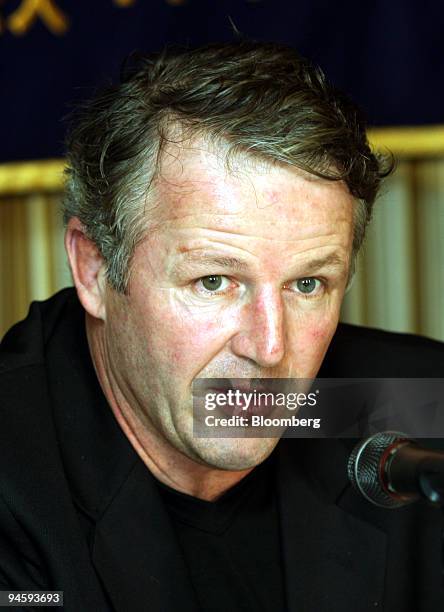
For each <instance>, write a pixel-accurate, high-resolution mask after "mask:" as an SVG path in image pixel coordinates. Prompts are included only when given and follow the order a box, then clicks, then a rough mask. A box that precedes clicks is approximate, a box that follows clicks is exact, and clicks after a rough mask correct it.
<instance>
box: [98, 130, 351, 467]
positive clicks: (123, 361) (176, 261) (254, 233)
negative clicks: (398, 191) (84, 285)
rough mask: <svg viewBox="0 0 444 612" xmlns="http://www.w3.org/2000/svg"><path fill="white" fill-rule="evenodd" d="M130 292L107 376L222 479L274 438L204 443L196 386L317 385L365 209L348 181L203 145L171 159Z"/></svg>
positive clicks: (114, 322)
mask: <svg viewBox="0 0 444 612" xmlns="http://www.w3.org/2000/svg"><path fill="white" fill-rule="evenodd" d="M156 194H157V196H156V197H157V202H156V205H155V206H154V208H153V210H152V212H151V213H150V214H151V215H153V217H152V218H154V220H155V223H156V228H155V229H153V230H150V232H149V233H148V234H147V236H146V238H145V239H144V240H143V241H142V242H141V243H140V244H139V245H138V246H137V248H136V250H135V254H134V258H133V262H132V274H131V279H130V284H129V294H128V296H121V295H118V294H116V293H115V292H114V291H112V290H109V291H108V293H107V299H106V324H105V341H106V347H107V348H106V350H107V360H108V368H109V370H110V371H111V372H112V376H113V378H114V381H115V384H116V385H118V388H119V392H120V393H122V394H123V396H124V397H125V399H126V401H127V402H128V404H129V405H130V406H131V408H132V410H133V411H134V414H135V415H136V418H137V419H138V421H140V422H141V423H143V425H144V427H145V428H146V429H147V430H148V431H154V432H156V436H157V437H158V439H161V440H163V442H164V443H166V445H167V447H169V448H171V447H173V448H175V449H178V450H179V451H181V452H182V453H184V454H185V455H187V456H188V457H190V458H191V459H193V460H195V461H198V462H200V463H204V464H207V465H210V466H213V467H217V468H221V469H231V470H237V469H238V470H241V469H246V468H248V467H252V466H254V465H256V464H258V463H260V462H261V461H262V460H263V459H264V458H265V457H266V456H268V454H269V453H270V452H271V450H272V449H273V447H274V446H275V444H276V443H277V440H276V439H267V438H260V439H253V438H249V439H233V438H231V439H230V438H227V439H221V438H218V439H203V438H194V437H193V427H192V414H193V412H192V395H191V392H192V382H193V380H194V379H195V378H202V377H203V378H287V377H292V378H296V377H301V378H312V377H314V376H316V374H317V372H318V369H319V367H320V365H321V362H322V360H323V358H324V355H325V352H326V350H327V347H328V345H329V343H330V341H331V338H332V336H333V334H334V331H335V329H336V325H337V322H338V317H339V309H340V305H341V301H342V298H343V295H344V290H345V287H346V283H347V276H348V270H349V265H350V258H351V248H352V233H353V208H354V206H355V202H354V200H353V198H352V196H351V195H350V193H349V192H348V190H347V188H346V186H345V185H344V184H343V183H342V182H332V181H325V180H321V179H318V178H315V177H313V176H310V175H307V174H305V173H303V172H302V171H299V170H296V169H294V168H290V167H288V166H283V165H278V164H275V165H272V164H264V163H262V164H259V163H256V162H255V161H253V160H252V158H251V157H250V158H248V157H245V158H241V157H238V158H237V159H236V168H235V169H234V170H233V171H231V172H228V171H227V169H226V167H225V164H224V156H223V154H222V151H221V150H216V149H215V147H212V148H210V147H209V146H208V145H206V144H205V142H204V141H195V142H194V143H193V144H192V145H190V146H189V147H188V148H177V149H175V150H174V151H172V150H170V152H168V151H167V153H166V154H165V155H164V158H163V164H162V169H161V176H160V178H159V179H158V181H157V187H156Z"/></svg>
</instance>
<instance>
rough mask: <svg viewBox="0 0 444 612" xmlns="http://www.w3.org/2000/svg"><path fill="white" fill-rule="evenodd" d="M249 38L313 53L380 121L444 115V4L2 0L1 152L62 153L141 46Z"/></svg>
mask: <svg viewBox="0 0 444 612" xmlns="http://www.w3.org/2000/svg"><path fill="white" fill-rule="evenodd" d="M234 28H236V29H237V30H238V31H239V32H241V34H243V35H244V36H246V37H249V38H253V39H257V40H273V41H280V42H285V43H288V44H291V45H293V46H294V47H296V48H297V49H298V50H299V51H300V52H301V53H303V54H304V55H307V56H308V57H310V58H311V59H313V60H314V61H315V62H317V63H319V64H320V65H321V67H322V68H323V69H324V70H325V72H326V73H327V74H328V76H329V77H330V79H331V80H332V81H333V82H334V83H335V84H336V85H337V86H339V87H341V88H342V89H344V90H345V91H346V92H348V93H349V94H350V95H351V96H352V97H353V98H354V99H355V100H356V101H357V102H358V103H359V104H360V105H361V106H362V107H363V108H364V110H365V112H366V114H367V117H368V119H369V122H370V123H371V124H373V125H379V126H383V125H420V124H437V123H444V103H443V100H444V36H443V31H444V9H443V7H442V4H441V3H440V2H417V1H413V0H404V1H403V0H391V1H390V2H385V1H383V0H374V1H373V2H356V0H353V1H349V0H347V1H344V2H340V1H339V2H331V0H299V1H295V0H291V1H290V0H226V1H223V0H93V1H89V2H87V1H86V0H84V1H83V2H82V1H77V2H74V1H68V0H3V2H2V3H1V4H0V70H1V73H0V74H1V80H0V86H1V90H0V94H1V95H0V111H1V117H2V121H1V132H0V161H11V160H20V159H38V158H49V157H58V156H61V155H63V140H64V131H65V125H64V122H63V117H64V116H65V115H66V114H67V113H68V112H69V110H70V108H71V107H72V104H73V103H75V101H76V100H79V99H82V98H84V97H87V96H90V95H91V93H92V91H93V88H94V86H96V85H97V84H100V83H106V82H107V81H108V80H109V79H110V78H113V79H116V78H118V73H119V66H120V64H121V61H122V59H123V58H124V57H125V56H126V55H128V54H129V53H131V52H132V51H134V50H136V49H137V50H142V51H154V50H158V49H160V48H161V47H162V46H163V45H164V44H165V43H185V44H191V45H198V44H202V43H206V42H214V41H227V40H233V38H234V37H235V35H234V33H233V31H234Z"/></svg>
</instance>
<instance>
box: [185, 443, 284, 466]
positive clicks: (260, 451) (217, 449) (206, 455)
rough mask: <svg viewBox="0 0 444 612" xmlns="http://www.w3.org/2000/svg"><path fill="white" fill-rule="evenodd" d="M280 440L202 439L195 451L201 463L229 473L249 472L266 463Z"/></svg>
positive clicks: (195, 446)
mask: <svg viewBox="0 0 444 612" xmlns="http://www.w3.org/2000/svg"><path fill="white" fill-rule="evenodd" d="M279 439H280V438H218V439H214V438H211V439H202V438H200V439H199V440H198V442H199V444H196V439H194V445H193V446H194V448H193V451H194V453H195V455H196V459H197V460H198V461H199V463H203V464H204V465H207V466H210V467H213V468H216V469H219V470H228V471H233V472H234V471H241V470H248V469H251V468H253V467H255V466H256V465H259V464H260V463H262V461H265V459H266V458H267V457H268V456H269V455H270V454H271V453H272V451H273V449H274V448H275V446H276V445H277V443H278V442H279Z"/></svg>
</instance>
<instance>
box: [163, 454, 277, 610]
mask: <svg viewBox="0 0 444 612" xmlns="http://www.w3.org/2000/svg"><path fill="white" fill-rule="evenodd" d="M274 476H275V467H274V460H273V455H271V457H269V458H268V459H267V460H266V461H265V462H264V463H263V464H261V465H260V466H258V467H256V468H255V469H254V470H253V471H252V472H250V473H249V474H248V475H247V476H246V477H245V478H243V479H242V480H241V481H240V482H239V483H237V484H236V485H235V486H234V487H232V488H231V489H230V490H229V491H227V492H226V493H225V494H224V495H222V496H221V497H220V498H219V499H218V500H217V501H214V502H209V501H204V500H201V499H197V498H195V497H192V496H190V495H186V494H184V493H180V492H178V491H175V490H174V489H171V488H170V487H168V486H166V485H164V484H162V483H160V482H159V483H158V484H159V490H160V492H161V495H162V498H163V500H164V502H165V504H166V506H167V508H168V511H169V513H170V516H171V518H172V520H173V523H174V526H175V529H176V533H177V536H178V539H179V542H180V545H181V548H182V551H183V554H184V557H185V561H186V564H187V567H188V570H189V575H190V579H191V582H192V584H193V586H194V589H195V591H196V595H197V599H198V601H199V603H200V606H201V608H202V610H203V611H204V612H219V611H221V612H222V611H223V612H226V611H227V610H230V611H231V610H232V611H233V612H234V611H236V612H237V611H239V612H250V611H251V612H252V611H254V612H280V611H284V610H285V609H286V608H285V603H284V584H283V571H282V562H281V550H280V533H279V532H280V527H279V514H278V509H277V503H276V494H275V486H274V483H275V478H274Z"/></svg>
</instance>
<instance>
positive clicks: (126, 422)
mask: <svg viewBox="0 0 444 612" xmlns="http://www.w3.org/2000/svg"><path fill="white" fill-rule="evenodd" d="M86 332H87V338H88V344H89V349H90V353H91V357H92V361H93V364H94V368H95V371H96V374H97V377H98V380H99V382H100V385H101V387H102V390H103V393H104V395H105V397H106V399H107V401H108V404H109V406H110V408H111V410H112V412H113V414H114V416H115V418H116V420H117V422H118V424H119V426H120V427H121V429H122V431H123V433H124V434H125V436H126V437H127V438H128V440H129V442H130V443H131V445H132V446H133V448H134V450H135V451H136V453H137V454H138V455H139V457H140V458H141V459H142V461H143V462H144V464H145V465H146V467H147V468H148V469H149V470H150V472H151V473H152V474H153V476H154V477H155V478H157V479H158V480H160V482H163V483H164V484H166V485H168V486H169V487H171V488H173V489H175V490H176V491H180V492H182V493H186V494H188V495H192V496H193V497H197V498H199V499H203V500H206V501H214V500H216V499H218V498H219V497H220V496H221V495H223V493H225V492H226V491H227V490H228V489H230V488H231V487H233V486H234V485H235V484H236V483H238V482H239V481H240V480H242V478H244V477H245V476H246V475H247V474H249V473H250V472H251V471H252V469H254V468H249V469H246V470H241V471H229V470H220V469H217V468H213V467H211V466H208V465H205V464H203V463H200V462H199V461H196V460H194V459H192V458H190V457H188V456H187V455H185V454H184V453H182V452H181V451H180V450H178V449H177V448H175V447H174V446H172V445H171V444H170V443H169V441H168V440H167V439H166V438H165V437H164V436H163V435H162V434H161V433H160V432H159V431H157V429H156V428H155V427H154V425H153V424H152V423H151V421H150V420H149V419H148V418H146V419H145V418H141V416H139V414H141V410H140V409H138V407H137V408H136V409H134V406H136V404H137V402H136V401H135V400H132V401H131V399H128V398H127V395H126V394H124V393H122V391H121V389H120V388H119V385H118V384H117V383H116V381H115V380H114V377H113V376H112V370H111V368H110V367H109V366H108V364H107V359H106V350H105V343H104V338H103V327H102V323H101V322H99V321H98V320H97V319H93V318H92V317H90V316H89V315H87V317H86Z"/></svg>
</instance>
